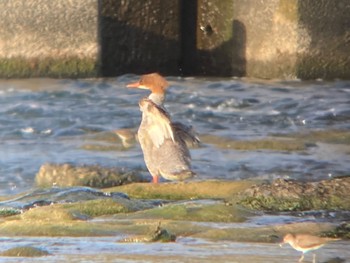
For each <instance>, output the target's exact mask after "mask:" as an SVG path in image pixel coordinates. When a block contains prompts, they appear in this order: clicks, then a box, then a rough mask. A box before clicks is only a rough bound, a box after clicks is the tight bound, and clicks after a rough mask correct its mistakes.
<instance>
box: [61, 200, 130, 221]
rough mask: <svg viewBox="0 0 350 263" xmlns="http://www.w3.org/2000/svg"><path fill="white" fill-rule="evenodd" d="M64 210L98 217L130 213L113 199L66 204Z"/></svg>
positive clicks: (63, 206)
mask: <svg viewBox="0 0 350 263" xmlns="http://www.w3.org/2000/svg"><path fill="white" fill-rule="evenodd" d="M62 208H64V209H68V210H69V211H71V212H79V213H81V214H84V215H87V216H91V217H96V216H101V215H113V214H118V213H123V212H128V209H127V208H126V207H125V206H123V205H121V204H119V203H117V202H115V201H114V200H111V199H100V200H91V201H86V202H77V203H73V204H64V205H62Z"/></svg>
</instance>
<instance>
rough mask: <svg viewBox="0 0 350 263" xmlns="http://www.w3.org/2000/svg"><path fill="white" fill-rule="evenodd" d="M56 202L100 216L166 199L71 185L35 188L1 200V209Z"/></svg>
mask: <svg viewBox="0 0 350 263" xmlns="http://www.w3.org/2000/svg"><path fill="white" fill-rule="evenodd" d="M164 203H165V202H164ZM53 204H62V205H63V204H64V205H65V206H69V207H67V208H69V209H71V210H74V211H78V212H81V213H82V214H86V215H88V216H97V215H104V214H113V213H118V212H130V211H138V210H143V209H149V208H153V207H155V206H159V205H161V204H163V202H161V201H158V200H144V201H143V200H130V198H129V197H128V196H127V195H126V194H124V193H117V192H114V193H106V192H102V191H99V190H96V189H93V188H89V187H69V188H50V189H38V190H34V191H32V192H30V193H28V194H25V195H23V196H20V197H18V198H15V199H11V200H7V201H2V202H0V210H3V211H21V212H23V211H26V210H29V209H31V208H37V207H41V206H51V205H53ZM9 215H11V214H9ZM45 217H47V215H45Z"/></svg>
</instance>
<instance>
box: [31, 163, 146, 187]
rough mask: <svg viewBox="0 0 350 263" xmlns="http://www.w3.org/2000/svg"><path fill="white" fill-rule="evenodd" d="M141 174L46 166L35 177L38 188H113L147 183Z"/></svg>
mask: <svg viewBox="0 0 350 263" xmlns="http://www.w3.org/2000/svg"><path fill="white" fill-rule="evenodd" d="M145 181H146V179H145V178H144V177H143V176H142V174H141V173H140V172H137V171H130V170H127V169H125V168H103V167H100V166H74V165H71V164H44V165H42V166H41V167H40V170H39V172H38V173H37V174H36V176H35V183H36V185H37V186H38V187H51V186H63V187H66V186H90V187H97V188H104V187H112V186H117V185H123V184H129V183H132V182H145Z"/></svg>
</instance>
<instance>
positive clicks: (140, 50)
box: [99, 0, 181, 76]
mask: <svg viewBox="0 0 350 263" xmlns="http://www.w3.org/2000/svg"><path fill="white" fill-rule="evenodd" d="M99 9H100V12H99V19H100V21H99V34H100V46H101V73H102V75H103V76H115V75H117V74H123V73H130V72H132V73H145V72H153V71H159V72H161V73H164V74H177V73H178V63H179V61H178V60H179V57H180V47H181V45H180V14H179V12H180V0H147V1H137V0H133V1H124V0H101V1H100V8H99Z"/></svg>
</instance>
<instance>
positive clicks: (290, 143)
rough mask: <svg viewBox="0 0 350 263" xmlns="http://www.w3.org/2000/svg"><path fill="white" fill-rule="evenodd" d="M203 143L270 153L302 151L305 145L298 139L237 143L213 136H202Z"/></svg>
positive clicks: (269, 139) (268, 139)
mask: <svg viewBox="0 0 350 263" xmlns="http://www.w3.org/2000/svg"><path fill="white" fill-rule="evenodd" d="M201 140H202V142H203V143H209V144H213V145H215V146H216V147H218V148H221V149H234V150H242V151H254V150H259V149H264V150H271V151H287V152H291V151H303V150H305V149H306V148H307V145H306V144H305V143H304V142H303V141H302V140H298V139H286V138H277V137H271V138H266V139H260V140H249V141H238V140H232V139H230V138H225V137H219V136H215V135H202V136H201Z"/></svg>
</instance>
